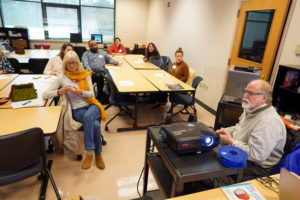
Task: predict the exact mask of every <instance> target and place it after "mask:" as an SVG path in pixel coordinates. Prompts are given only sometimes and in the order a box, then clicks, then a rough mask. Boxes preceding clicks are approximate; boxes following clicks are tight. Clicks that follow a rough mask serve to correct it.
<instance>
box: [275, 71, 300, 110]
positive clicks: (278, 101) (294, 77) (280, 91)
mask: <svg viewBox="0 0 300 200" xmlns="http://www.w3.org/2000/svg"><path fill="white" fill-rule="evenodd" d="M299 87H300V65H280V66H279V69H278V72H277V76H276V80H275V84H274V88H273V105H274V106H275V107H276V108H277V110H278V112H279V113H289V114H299V113H300V89H299Z"/></svg>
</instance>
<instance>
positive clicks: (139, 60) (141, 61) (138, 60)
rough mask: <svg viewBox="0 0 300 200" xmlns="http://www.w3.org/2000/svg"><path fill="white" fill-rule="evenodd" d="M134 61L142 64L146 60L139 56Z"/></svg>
mask: <svg viewBox="0 0 300 200" xmlns="http://www.w3.org/2000/svg"><path fill="white" fill-rule="evenodd" d="M134 63H138V64H141V63H144V60H143V59H142V58H137V59H136V61H134Z"/></svg>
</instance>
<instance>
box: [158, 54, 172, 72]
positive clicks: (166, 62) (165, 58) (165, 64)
mask: <svg viewBox="0 0 300 200" xmlns="http://www.w3.org/2000/svg"><path fill="white" fill-rule="evenodd" d="M161 58H162V60H163V65H162V66H161V69H163V70H165V71H166V72H169V67H170V65H171V64H172V62H171V59H170V57H169V56H161Z"/></svg>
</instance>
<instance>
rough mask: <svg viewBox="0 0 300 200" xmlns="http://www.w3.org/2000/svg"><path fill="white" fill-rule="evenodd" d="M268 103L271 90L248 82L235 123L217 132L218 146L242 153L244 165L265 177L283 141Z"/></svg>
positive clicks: (281, 125)
mask: <svg viewBox="0 0 300 200" xmlns="http://www.w3.org/2000/svg"><path fill="white" fill-rule="evenodd" d="M271 102H272V88H271V86H270V85H269V84H268V83H267V82H266V81H264V80H254V81H251V82H250V83H249V84H248V85H247V87H246V88H245V90H244V95H243V104H242V106H243V108H244V112H243V113H242V115H241V116H240V118H239V122H238V123H237V124H236V125H235V126H232V127H228V128H221V129H219V130H217V133H219V134H220V141H221V143H223V144H227V145H232V146H235V147H239V148H241V149H243V150H244V151H245V152H247V154H248V165H249V166H251V165H252V164H254V165H255V166H258V167H259V168H260V169H264V171H265V172H267V174H268V173H269V174H271V173H272V172H273V169H274V166H275V165H276V164H277V163H278V162H279V161H280V159H281V157H282V155H283V149H284V145H285V140H286V128H285V125H284V123H283V121H282V119H281V118H280V116H279V115H278V113H277V112H276V110H275V108H274V107H273V106H272V105H271ZM250 171H251V170H250ZM252 171H254V170H253V169H252ZM258 173H259V172H258ZM264 175H266V173H265V174H264Z"/></svg>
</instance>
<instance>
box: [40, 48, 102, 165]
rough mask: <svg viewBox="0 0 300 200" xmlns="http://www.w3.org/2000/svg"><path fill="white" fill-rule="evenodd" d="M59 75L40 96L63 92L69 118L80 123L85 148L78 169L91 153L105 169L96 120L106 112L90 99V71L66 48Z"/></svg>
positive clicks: (89, 160)
mask: <svg viewBox="0 0 300 200" xmlns="http://www.w3.org/2000/svg"><path fill="white" fill-rule="evenodd" d="M62 72H63V75H62V76H59V77H58V78H57V79H56V80H55V82H54V83H53V84H52V85H51V86H50V88H49V89H48V90H47V91H46V92H45V93H44V94H43V98H44V99H49V98H52V97H55V96H57V95H62V94H66V95H67V97H68V99H69V101H70V102H71V105H72V115H73V118H74V119H75V120H76V121H78V122H81V123H83V126H84V148H85V150H86V151H87V154H86V157H85V160H84V161H83V163H82V166H81V169H84V170H87V169H89V168H90V166H91V163H92V160H93V152H95V156H96V165H97V167H98V168H100V169H104V168H105V164H104V161H103V159H102V156H101V152H102V144H101V139H100V137H101V128H100V123H99V121H98V119H99V118H100V117H101V120H104V121H105V120H106V112H105V110H104V109H103V106H102V104H101V103H100V102H99V101H98V100H96V99H95V98H94V90H93V85H92V80H91V76H90V72H89V71H87V70H84V68H83V66H82V64H81V62H80V60H79V58H78V56H77V54H76V53H75V52H74V51H69V52H68V53H67V54H66V55H65V57H64V59H63V62H62Z"/></svg>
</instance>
